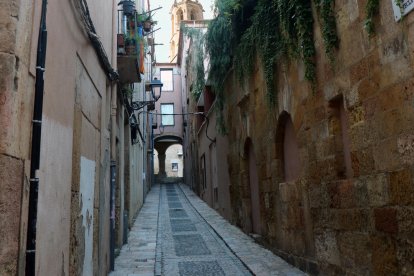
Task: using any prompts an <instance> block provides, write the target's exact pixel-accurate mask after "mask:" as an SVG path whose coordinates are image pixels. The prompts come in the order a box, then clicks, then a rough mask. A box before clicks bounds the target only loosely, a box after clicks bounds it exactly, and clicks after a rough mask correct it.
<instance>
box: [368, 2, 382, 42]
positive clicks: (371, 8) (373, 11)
mask: <svg viewBox="0 0 414 276" xmlns="http://www.w3.org/2000/svg"><path fill="white" fill-rule="evenodd" d="M378 11H379V0H368V1H367V5H366V6H365V13H366V16H367V17H366V19H365V29H366V30H367V32H368V35H369V36H372V35H374V34H375V26H374V17H375V16H376V15H377V14H378Z"/></svg>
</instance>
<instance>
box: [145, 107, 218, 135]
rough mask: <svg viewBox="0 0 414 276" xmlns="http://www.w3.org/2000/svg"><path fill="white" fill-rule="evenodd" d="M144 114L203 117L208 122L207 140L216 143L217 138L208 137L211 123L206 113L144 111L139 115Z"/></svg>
mask: <svg viewBox="0 0 414 276" xmlns="http://www.w3.org/2000/svg"><path fill="white" fill-rule="evenodd" d="M143 112H146V113H148V114H153V115H155V116H162V115H173V116H176V115H177V116H179V115H200V116H203V118H204V119H205V120H206V137H207V139H208V140H210V142H212V143H216V138H214V139H211V138H210V136H208V132H207V130H208V125H209V123H210V120H209V119H208V117H207V116H206V115H205V114H204V112H186V113H153V112H149V111H145V110H142V111H140V112H139V113H138V115H139V114H141V113H143Z"/></svg>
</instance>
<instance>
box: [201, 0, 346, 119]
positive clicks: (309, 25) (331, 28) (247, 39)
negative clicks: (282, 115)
mask: <svg viewBox="0 0 414 276" xmlns="http://www.w3.org/2000/svg"><path fill="white" fill-rule="evenodd" d="M315 2H316V6H317V8H318V14H319V16H320V18H321V30H322V37H323V40H324V45H325V52H326V54H327V56H328V57H329V59H330V60H331V61H332V60H333V57H334V55H333V54H334V50H335V48H336V47H337V46H338V36H337V32H336V21H335V13H334V0H315ZM216 14H217V17H216V18H215V19H213V20H212V21H211V23H210V24H209V27H208V30H207V34H206V37H205V45H206V53H207V54H208V55H209V58H210V71H209V82H210V83H211V86H212V90H213V91H214V93H215V94H216V101H217V103H218V104H217V108H218V111H219V116H218V117H219V118H220V116H222V111H223V107H224V98H225V94H224V89H223V88H224V87H223V86H224V81H225V77H226V76H227V72H228V71H229V70H230V68H232V67H234V68H235V73H236V76H237V78H238V80H239V82H240V83H241V84H242V85H243V83H245V81H244V80H245V79H247V78H249V77H250V76H251V75H252V73H253V70H254V66H255V64H256V61H258V60H259V61H260V63H259V64H260V65H261V66H262V69H263V75H264V79H265V82H266V99H267V102H268V104H269V107H272V106H274V105H275V104H276V103H277V90H276V87H277V86H276V85H275V83H276V81H277V80H276V79H275V77H276V76H277V74H276V72H275V69H276V68H277V65H278V64H280V63H281V62H283V60H284V59H283V58H284V57H287V58H289V59H301V60H302V61H303V63H304V66H305V79H306V80H308V81H309V82H310V83H311V84H312V86H313V87H314V86H315V84H316V68H315V66H316V65H315V54H316V51H315V43H314V35H313V23H314V18H313V14H312V3H311V1H307V0H216ZM222 121H223V122H224V120H222Z"/></svg>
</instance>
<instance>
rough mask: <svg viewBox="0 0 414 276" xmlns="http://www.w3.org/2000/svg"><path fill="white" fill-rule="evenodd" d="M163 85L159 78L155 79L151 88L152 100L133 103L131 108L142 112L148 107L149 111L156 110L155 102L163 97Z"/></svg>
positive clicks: (151, 83)
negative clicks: (142, 109)
mask: <svg viewBox="0 0 414 276" xmlns="http://www.w3.org/2000/svg"><path fill="white" fill-rule="evenodd" d="M162 86H163V84H162V82H161V81H160V80H158V79H157V78H154V79H153V80H152V81H151V82H150V84H149V87H150V89H151V97H152V99H151V100H149V101H136V102H132V103H131V106H132V108H133V109H134V110H140V109H141V108H143V107H145V106H148V110H154V109H155V102H156V101H158V100H159V98H160V97H161V88H162Z"/></svg>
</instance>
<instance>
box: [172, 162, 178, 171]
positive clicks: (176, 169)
mask: <svg viewBox="0 0 414 276" xmlns="http://www.w3.org/2000/svg"><path fill="white" fill-rule="evenodd" d="M171 170H172V171H173V172H178V163H171Z"/></svg>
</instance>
